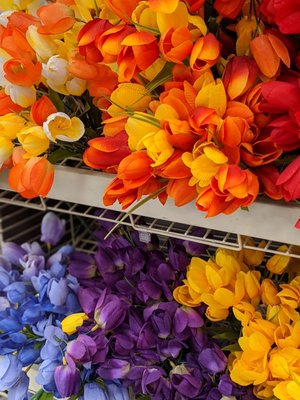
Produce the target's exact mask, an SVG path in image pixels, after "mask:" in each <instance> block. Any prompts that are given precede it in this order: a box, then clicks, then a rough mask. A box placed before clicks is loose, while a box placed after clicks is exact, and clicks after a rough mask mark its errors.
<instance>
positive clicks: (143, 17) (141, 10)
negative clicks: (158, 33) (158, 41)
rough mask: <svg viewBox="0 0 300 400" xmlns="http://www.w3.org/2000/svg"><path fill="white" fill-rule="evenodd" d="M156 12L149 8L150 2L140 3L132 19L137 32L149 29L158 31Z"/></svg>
mask: <svg viewBox="0 0 300 400" xmlns="http://www.w3.org/2000/svg"><path fill="white" fill-rule="evenodd" d="M156 16H157V14H156V12H154V11H153V10H151V9H150V8H149V3H148V1H140V2H139V4H138V5H137V7H136V8H135V10H134V11H133V13H132V15H131V18H132V21H133V23H134V24H136V29H137V31H147V28H150V29H158V27H157V21H156Z"/></svg>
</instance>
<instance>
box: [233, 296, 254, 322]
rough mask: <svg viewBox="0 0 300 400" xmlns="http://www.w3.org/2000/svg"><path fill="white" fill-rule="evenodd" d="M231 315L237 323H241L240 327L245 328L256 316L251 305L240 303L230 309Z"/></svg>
mask: <svg viewBox="0 0 300 400" xmlns="http://www.w3.org/2000/svg"><path fill="white" fill-rule="evenodd" d="M232 311H233V314H234V316H235V318H236V319H237V320H238V321H241V324H242V326H247V325H248V324H249V321H251V320H252V319H253V318H255V316H256V310H255V307H253V305H252V304H250V303H248V302H246V301H242V302H241V303H239V304H236V305H234V306H233V307H232Z"/></svg>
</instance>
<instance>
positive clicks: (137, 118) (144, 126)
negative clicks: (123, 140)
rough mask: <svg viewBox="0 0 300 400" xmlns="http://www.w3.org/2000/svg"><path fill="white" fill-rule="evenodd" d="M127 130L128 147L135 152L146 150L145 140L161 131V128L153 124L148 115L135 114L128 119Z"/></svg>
mask: <svg viewBox="0 0 300 400" xmlns="http://www.w3.org/2000/svg"><path fill="white" fill-rule="evenodd" d="M125 130H126V133H127V135H128V146H129V148H130V150H131V151H135V150H138V149H139V150H142V149H145V145H143V139H144V138H145V137H147V136H149V135H154V134H155V133H156V132H158V131H159V127H157V126H156V125H154V124H153V123H152V121H151V119H149V116H148V114H146V113H141V112H135V113H134V114H133V115H132V116H131V117H129V118H128V120H127V122H126V124H125Z"/></svg>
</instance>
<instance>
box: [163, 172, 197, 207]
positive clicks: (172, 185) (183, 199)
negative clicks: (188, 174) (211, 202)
mask: <svg viewBox="0 0 300 400" xmlns="http://www.w3.org/2000/svg"><path fill="white" fill-rule="evenodd" d="M189 180H190V178H184V179H171V180H170V181H169V182H168V186H167V195H168V196H170V197H171V198H172V199H173V200H174V202H175V205H176V206H177V207H181V206H183V205H185V204H187V203H190V202H191V201H193V200H194V199H195V198H196V197H197V190H196V186H190V185H189Z"/></svg>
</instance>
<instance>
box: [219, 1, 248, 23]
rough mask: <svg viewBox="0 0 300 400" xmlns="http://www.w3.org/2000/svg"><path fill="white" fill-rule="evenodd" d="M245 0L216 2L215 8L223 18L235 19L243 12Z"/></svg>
mask: <svg viewBox="0 0 300 400" xmlns="http://www.w3.org/2000/svg"><path fill="white" fill-rule="evenodd" d="M244 2H245V0H234V1H232V0H216V1H215V3H214V8H215V9H216V10H217V11H218V14H220V15H221V16H222V17H226V18H230V19H234V18H236V17H237V16H238V15H239V13H240V12H241V10H242V7H243V5H244Z"/></svg>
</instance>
